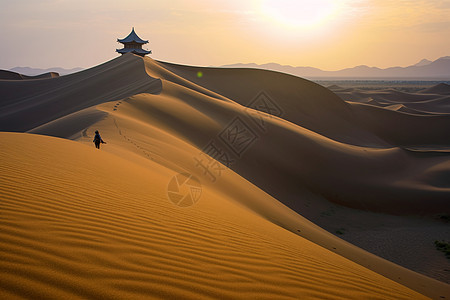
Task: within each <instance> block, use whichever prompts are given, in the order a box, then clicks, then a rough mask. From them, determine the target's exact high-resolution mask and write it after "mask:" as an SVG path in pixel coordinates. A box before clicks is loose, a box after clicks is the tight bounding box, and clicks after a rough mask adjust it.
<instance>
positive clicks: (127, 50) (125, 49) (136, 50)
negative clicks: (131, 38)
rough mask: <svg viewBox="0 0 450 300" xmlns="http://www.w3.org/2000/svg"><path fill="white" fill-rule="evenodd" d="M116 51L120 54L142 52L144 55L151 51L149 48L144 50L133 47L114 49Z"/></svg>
mask: <svg viewBox="0 0 450 300" xmlns="http://www.w3.org/2000/svg"><path fill="white" fill-rule="evenodd" d="M116 52H119V53H121V54H125V53H128V52H132V53H135V54H144V55H147V54H151V53H152V51H151V50H150V51H147V50H144V49H133V48H123V49H116Z"/></svg>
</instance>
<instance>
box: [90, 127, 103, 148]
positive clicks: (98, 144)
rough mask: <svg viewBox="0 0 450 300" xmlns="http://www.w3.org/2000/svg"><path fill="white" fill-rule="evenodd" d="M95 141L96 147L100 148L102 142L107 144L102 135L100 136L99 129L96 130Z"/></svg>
mask: <svg viewBox="0 0 450 300" xmlns="http://www.w3.org/2000/svg"><path fill="white" fill-rule="evenodd" d="M93 142H94V143H95V148H97V149H100V143H102V144H106V143H105V142H104V141H103V140H102V137H101V136H100V133H98V130H96V131H95V136H94V140H93Z"/></svg>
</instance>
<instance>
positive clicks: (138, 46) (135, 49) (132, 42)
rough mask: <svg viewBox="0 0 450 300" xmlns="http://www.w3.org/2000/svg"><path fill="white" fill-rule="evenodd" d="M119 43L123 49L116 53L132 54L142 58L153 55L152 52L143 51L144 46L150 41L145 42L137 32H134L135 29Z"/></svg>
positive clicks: (117, 50) (118, 40)
mask: <svg viewBox="0 0 450 300" xmlns="http://www.w3.org/2000/svg"><path fill="white" fill-rule="evenodd" d="M117 42H119V43H122V44H123V48H122V49H116V52H119V53H120V54H125V53H128V52H131V53H134V54H137V55H140V56H145V55H147V54H151V53H152V51H147V50H144V49H142V45H145V44H147V43H148V41H144V40H143V39H141V38H140V37H138V35H137V34H136V32H134V27H133V29H132V30H131V33H130V34H129V35H128V36H127V37H126V38H123V39H117Z"/></svg>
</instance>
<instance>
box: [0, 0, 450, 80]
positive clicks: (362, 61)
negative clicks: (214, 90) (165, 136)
mask: <svg viewBox="0 0 450 300" xmlns="http://www.w3.org/2000/svg"><path fill="white" fill-rule="evenodd" d="M133 26H134V27H135V30H136V33H137V34H138V35H139V36H140V37H141V38H142V39H145V40H149V44H147V45H146V46H144V48H145V49H148V50H152V51H153V54H152V55H150V57H152V58H154V59H157V60H162V61H168V62H173V63H179V64H186V65H197V66H221V65H226V64H233V63H257V64H263V63H270V62H275V63H279V64H284V65H292V66H311V67H317V68H320V69H323V70H330V71H331V70H338V69H342V68H347V67H354V66H357V65H369V66H376V67H381V68H386V67H391V66H409V65H412V64H415V63H417V62H419V61H420V60H421V59H424V58H426V59H429V60H436V59H438V58H439V57H442V56H448V55H450V0H434V1H425V0H340V1H334V0H192V1H187V0H172V1H161V0H158V1H153V0H133V1H114V0H109V1H107V0H0V69H10V68H13V67H16V66H28V67H35V68H50V67H63V68H73V67H82V68H89V67H92V66H95V65H98V64H100V63H103V62H106V61H108V60H110V59H113V58H115V57H117V56H118V55H119V54H117V53H116V52H115V49H116V48H120V47H121V45H120V44H118V43H117V38H124V37H126V36H127V35H128V34H129V33H130V31H131V28H132V27H133Z"/></svg>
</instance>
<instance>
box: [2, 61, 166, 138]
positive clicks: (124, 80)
mask: <svg viewBox="0 0 450 300" xmlns="http://www.w3.org/2000/svg"><path fill="white" fill-rule="evenodd" d="M142 65H143V61H142V60H136V59H134V58H133V57H130V56H127V57H124V58H117V59H116V60H112V61H110V62H107V63H104V64H102V65H99V66H97V67H94V68H91V69H89V70H85V71H82V72H78V73H75V74H70V75H67V76H62V77H58V78H53V79H51V80H45V81H41V80H39V81H36V80H24V81H14V82H9V81H0V90H1V91H2V99H1V112H0V120H1V121H0V130H4V131H5V130H6V131H27V130H30V129H33V128H35V127H37V126H40V125H43V124H45V123H48V122H50V121H53V120H55V119H57V118H59V117H63V116H66V115H68V114H70V113H74V112H77V111H79V110H81V109H84V108H88V107H91V106H93V105H96V104H99V103H103V102H106V101H113V100H118V99H122V98H124V97H127V96H130V95H133V94H136V93H143V92H146V93H158V92H160V91H161V82H160V80H158V79H155V78H150V77H149V76H148V74H147V73H146V72H145V69H144V68H143V67H142Z"/></svg>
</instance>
